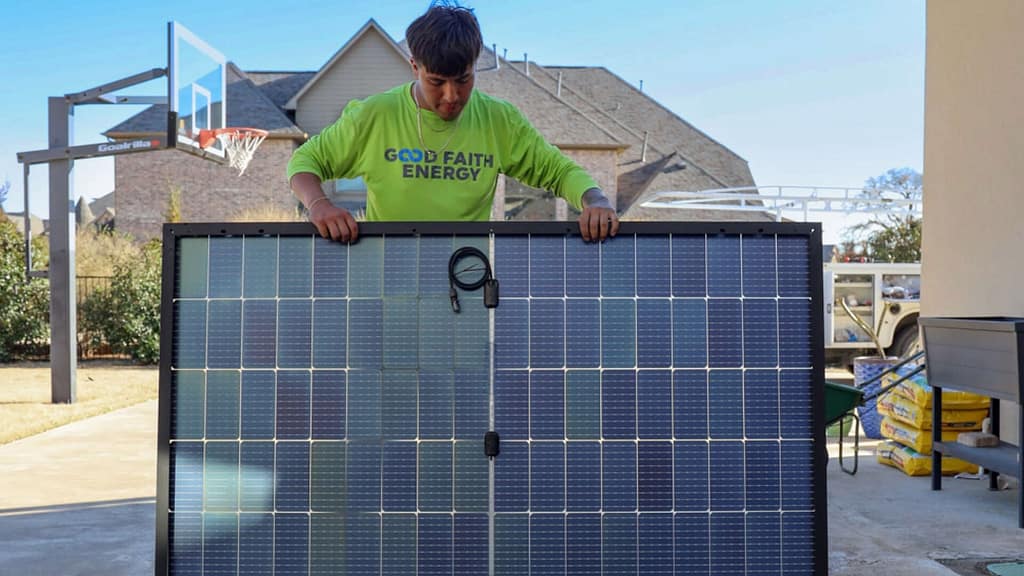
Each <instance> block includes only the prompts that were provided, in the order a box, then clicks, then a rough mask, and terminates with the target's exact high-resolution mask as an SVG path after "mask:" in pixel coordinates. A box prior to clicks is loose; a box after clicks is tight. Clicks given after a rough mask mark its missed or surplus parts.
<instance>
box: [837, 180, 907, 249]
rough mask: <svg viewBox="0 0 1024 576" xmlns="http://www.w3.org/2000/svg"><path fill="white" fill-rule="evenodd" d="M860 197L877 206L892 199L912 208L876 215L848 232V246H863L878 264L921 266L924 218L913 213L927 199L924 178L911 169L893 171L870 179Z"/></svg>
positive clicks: (895, 209)
mask: <svg viewBox="0 0 1024 576" xmlns="http://www.w3.org/2000/svg"><path fill="white" fill-rule="evenodd" d="M861 197H863V198H868V199H870V200H874V201H877V206H885V205H886V201H887V200H891V199H893V198H899V199H903V200H910V201H911V202H912V204H911V205H910V206H909V207H906V208H894V209H892V210H891V211H890V212H886V213H882V214H876V215H874V216H872V217H871V219H870V220H868V221H866V222H862V223H860V224H857V225H855V226H851V227H850V228H847V230H846V237H847V242H849V243H852V244H862V245H863V246H864V248H865V249H866V250H867V253H868V256H869V257H870V258H871V259H872V260H874V261H875V262H920V261H921V218H918V217H917V216H915V215H914V214H913V212H914V210H915V209H916V208H917V205H918V204H920V203H921V201H922V200H923V198H924V190H923V188H922V187H921V174H919V173H918V172H917V171H915V170H914V169H912V168H893V169H891V170H889V171H888V172H886V173H885V174H882V175H881V176H878V177H875V178H868V179H867V180H866V181H865V182H864V191H863V192H862V193H861ZM889 205H891V204H889Z"/></svg>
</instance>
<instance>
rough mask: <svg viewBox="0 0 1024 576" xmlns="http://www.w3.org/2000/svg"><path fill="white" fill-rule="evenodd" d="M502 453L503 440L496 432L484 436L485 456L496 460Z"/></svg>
mask: <svg viewBox="0 0 1024 576" xmlns="http://www.w3.org/2000/svg"><path fill="white" fill-rule="evenodd" d="M499 452H501V438H499V437H498V433H497V432H495V431H494V430H491V431H490V432H487V433H485V434H484V455H485V456H487V457H488V458H490V459H491V460H494V457H495V456H497V455H498V453H499Z"/></svg>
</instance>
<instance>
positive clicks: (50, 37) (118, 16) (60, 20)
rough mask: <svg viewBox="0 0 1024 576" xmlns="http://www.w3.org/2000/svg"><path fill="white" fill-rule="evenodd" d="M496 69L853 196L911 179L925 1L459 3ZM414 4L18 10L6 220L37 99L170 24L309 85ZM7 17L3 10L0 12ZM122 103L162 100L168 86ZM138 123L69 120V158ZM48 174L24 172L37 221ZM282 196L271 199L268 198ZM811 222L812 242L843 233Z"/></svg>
mask: <svg viewBox="0 0 1024 576" xmlns="http://www.w3.org/2000/svg"><path fill="white" fill-rule="evenodd" d="M464 4H466V5H469V6H471V7H473V8H475V9H476V13H477V16H478V18H479V19H480V22H481V27H482V28H483V33H484V41H485V42H486V43H487V44H488V45H490V44H494V43H496V44H497V45H498V50H499V51H500V50H503V49H508V54H509V58H514V59H521V58H522V54H523V53H524V52H526V53H529V57H530V59H531V60H534V61H536V62H539V63H540V64H542V65H543V64H551V65H591V66H604V67H606V68H608V69H609V70H611V71H612V72H614V73H616V74H618V75H619V76H620V77H622V78H623V79H625V80H626V81H629V82H632V83H634V84H638V83H639V82H640V81H641V80H643V83H644V91H645V92H646V93H648V94H649V95H650V96H652V97H653V98H655V99H657V100H658V101H659V102H661V103H662V104H663V105H665V106H666V107H668V108H669V109H671V110H672V111H674V112H675V113H676V114H678V115H679V116H681V117H682V118H684V119H686V120H687V121H688V122H690V123H691V124H693V125H695V126H696V127H697V128H699V129H700V130H702V131H704V132H705V133H707V134H709V135H710V136H712V137H713V138H715V139H716V140H718V141H719V142H721V143H723V144H725V145H726V146H728V147H729V148H731V149H732V150H733V151H735V152H736V153H737V154H739V155H740V156H742V157H743V158H745V159H746V160H747V161H748V162H749V163H750V167H751V171H752V173H753V175H754V179H755V181H756V182H757V183H758V184H759V185H801V186H854V187H856V186H860V185H862V184H863V182H864V180H865V179H867V178H869V177H871V176H877V175H879V174H882V173H883V172H885V171H886V170H888V169H889V168H895V167H902V166H909V167H911V168H914V169H915V170H918V171H921V170H922V159H923V138H924V50H925V44H924V39H925V1H924V0H899V1H896V2H893V1H891V0H845V1H841V2H840V1H835V2H833V1H830V2H820V1H818V0H776V1H771V2H766V1H763V0H728V1H722V0H666V1H659V2H647V3H637V4H633V3H629V2H621V1H615V2H612V1H609V0H593V1H585V2H584V1H564V2H553V1H551V0H544V1H536V0H519V1H515V2H498V1H495V0H478V1H476V2H464ZM428 5H429V1H428V0H412V1H405V0H365V1H364V0H345V1H337V0H334V1H331V0H316V1H308V2H297V3H281V2H267V1H265V0H252V1H250V2H245V3H242V2H234V1H230V0H225V1H223V2H212V1H206V2H195V1H190V0H179V1H177V2H173V3H155V2H134V3H133V2H123V1H119V2H113V1H108V0H94V1H90V2H80V1H68V0H56V1H50V2H32V3H23V4H21V5H19V6H18V8H17V9H16V11H17V18H16V19H15V20H14V21H12V22H10V23H9V24H8V25H7V26H5V27H4V31H3V37H4V44H5V49H4V50H3V51H2V52H0V79H3V80H2V83H0V126H3V127H4V130H3V131H2V132H0V181H2V180H4V179H7V180H10V182H11V192H10V195H9V197H8V200H7V202H6V204H5V205H4V207H5V208H6V209H7V210H9V211H20V210H21V209H22V207H23V201H22V194H23V192H22V168H21V165H19V164H18V163H17V160H16V157H15V155H16V153H17V152H20V151H26V150H36V149H41V148H45V147H46V141H47V112H46V102H47V97H49V96H59V95H63V94H65V93H69V92H78V91H81V90H85V89H88V88H91V87H94V86H97V85H100V84H104V83H106V82H110V81H113V80H117V79H120V78H122V77H124V76H129V75H132V74H135V73H138V72H142V71H144V70H148V69H150V68H156V67H164V66H166V64H167V47H166V22H167V21H169V20H177V21H179V22H181V23H183V24H184V25H185V26H187V27H188V28H189V29H191V30H192V31H193V32H195V33H196V34H198V35H199V36H200V37H202V38H203V39H205V40H206V41H207V42H209V43H210V44H212V45H213V46H214V47H216V48H217V49H219V50H220V51H221V52H223V53H224V54H225V55H226V56H227V57H228V58H229V59H230V60H233V61H234V62H235V63H237V64H238V65H239V66H240V67H241V68H242V69H243V70H316V69H318V68H320V66H322V65H323V64H324V63H325V62H326V61H327V60H328V59H329V58H330V57H331V56H332V55H333V54H334V53H335V52H336V51H337V50H338V48H340V47H341V46H342V44H343V43H344V42H345V41H346V40H348V38H349V37H351V35H352V34H353V33H354V32H355V31H357V30H358V29H359V28H360V27H361V26H362V25H363V24H364V23H365V22H366V21H367V20H368V19H369V18H374V19H376V21H377V22H378V23H379V24H380V25H381V26H382V27H383V28H384V30H386V31H387V32H388V33H389V34H391V36H392V37H394V38H395V39H401V38H402V36H403V34H404V31H405V27H406V25H408V23H409V22H410V21H411V20H412V19H413V18H415V17H416V16H417V15H419V14H420V13H421V12H422V11H423V10H424V9H425V8H426V7H427V6H428ZM6 12H7V13H8V14H11V9H8V10H7V11H6ZM126 93H135V94H148V95H160V94H165V93H166V80H163V79H161V80H159V81H154V82H150V83H148V84H146V85H144V86H142V87H140V89H137V90H134V91H132V92H126ZM138 110H140V108H135V107H126V106H116V107H113V106H106V107H98V106H81V107H78V108H77V110H76V123H75V132H74V134H75V137H74V141H75V143H76V144H88V143H94V142H100V141H102V137H101V136H100V134H99V133H100V132H101V131H102V130H104V129H106V128H108V127H110V126H111V125H113V124H114V123H116V122H118V121H119V120H121V119H123V118H125V117H127V116H129V115H131V114H133V113H135V112H137V111H138ZM47 185H48V184H47V169H46V166H45V165H37V166H35V167H33V169H32V178H31V181H30V190H31V192H32V198H31V209H32V212H33V213H36V214H39V215H42V216H46V215H47V213H48V209H47V205H46V195H47ZM74 185H75V193H76V195H85V196H86V197H89V198H95V197H98V196H102V195H104V194H106V193H108V192H110V191H111V190H112V189H113V186H114V178H113V161H112V160H111V159H109V158H107V159H95V160H87V161H79V162H76V164H75V184H74ZM281 193H282V194H287V193H288V192H287V190H282V191H281ZM833 220H834V219H829V220H827V221H826V227H825V232H826V240H829V239H830V238H834V237H836V236H837V235H838V232H839V229H840V228H841V226H842V225H843V224H844V222H843V221H841V220H835V222H833Z"/></svg>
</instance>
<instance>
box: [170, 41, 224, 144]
mask: <svg viewBox="0 0 1024 576" xmlns="http://www.w3.org/2000/svg"><path fill="white" fill-rule="evenodd" d="M167 52H168V64H167V76H168V82H167V85H168V94H167V103H168V106H169V108H170V118H169V122H170V123H172V124H173V126H174V127H173V128H171V129H170V130H171V134H172V135H174V136H175V138H174V142H175V144H174V146H175V147H176V148H178V149H179V150H183V151H185V152H189V153H191V154H196V155H198V156H202V157H204V158H207V159H210V160H214V161H217V162H222V163H223V162H226V160H227V159H226V157H225V152H224V148H223V144H222V143H221V142H220V141H215V142H214V143H213V144H211V145H210V146H208V147H206V148H200V146H199V131H200V130H216V129H218V128H225V127H226V126H227V60H226V59H225V58H224V55H223V54H221V53H220V52H219V51H217V50H216V49H214V48H213V47H212V46H210V45H209V44H207V43H206V42H205V41H203V39H202V38H199V37H198V36H196V35H195V34H194V33H192V32H191V31H190V30H189V29H188V28H185V27H184V26H182V25H181V24H179V23H178V22H168V23H167Z"/></svg>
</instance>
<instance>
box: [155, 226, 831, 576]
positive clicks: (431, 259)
mask: <svg viewBox="0 0 1024 576" xmlns="http://www.w3.org/2000/svg"><path fill="white" fill-rule="evenodd" d="M820 241H821V240H820V235H819V232H818V230H817V229H816V228H815V227H814V226H813V225H803V224H767V223H766V224H761V223H757V224H753V223H749V224H747V223H745V224H735V223H734V224H722V225H718V224H705V223H701V224H687V223H624V224H623V226H622V229H621V231H620V233H619V235H618V236H617V237H616V238H614V239H611V240H609V241H606V242H604V243H601V244H588V243H584V242H582V241H581V240H580V238H579V236H578V235H575V234H574V233H572V229H571V228H569V227H567V226H566V225H565V224H564V223H529V224H522V223H460V224H408V223H402V224H399V223H371V224H363V225H362V227H361V228H360V240H359V242H358V243H357V244H353V245H350V246H349V245H344V244H339V243H334V242H330V241H326V240H323V239H321V238H319V237H316V236H315V235H313V234H312V228H311V227H310V226H308V225H304V224H303V225H296V224H275V225H270V224H266V225H262V224H233V225H221V224H204V225H168V226H167V227H165V234H164V251H165V252H164V255H165V260H164V292H163V294H164V300H163V318H162V322H163V339H162V350H161V352H162V354H161V359H162V363H161V387H160V395H161V402H160V439H159V442H160V444H159V448H160V451H159V455H160V459H159V463H160V467H159V486H158V503H157V509H158V528H157V562H156V573H157V574H161V575H164V574H171V575H174V576H180V575H206V576H209V575H220V574H232V575H234V574H268V575H271V574H273V575H276V576H282V575H292V574H296V575H298V574H301V575H304V576H307V575H314V574H360V575H366V574H380V575H391V574H396V575H406V574H408V575H423V576H426V575H435V574H437V575H455V574H458V575H460V576H461V575H467V574H468V575H473V574H496V575H506V574H530V575H547V574H559V575H571V574H600V573H603V574H615V575H628V574H644V575H647V574H651V575H660V574H666V575H668V574H687V575H690V574H708V575H712V574H713V575H730V574H744V575H759V574H766V575H767V574H773V575H775V574H823V573H826V572H827V532H826V526H827V524H826V509H825V476H824V465H825V458H826V457H825V453H824V445H823V434H822V432H823V431H824V421H823V415H822V411H821V406H822V404H823V402H822V399H823V381H822V379H823V350H822V347H821V338H822V333H821V330H822V326H821V324H822V322H821V319H822V315H821V275H820V262H817V261H816V259H815V257H814V256H815V255H817V254H819V253H820V250H819V244H820ZM464 246H470V247H474V248H477V249H479V250H481V251H482V252H483V253H484V254H485V255H487V257H488V260H489V264H490V265H491V266H492V268H493V273H494V276H495V277H496V278H497V279H498V281H499V282H500V303H499V305H498V306H497V308H493V309H491V308H487V307H485V305H484V298H483V294H482V290H475V291H468V290H463V289H461V288H455V289H456V290H457V296H458V300H459V303H460V312H458V313H455V312H453V309H452V301H451V298H450V295H449V290H450V289H453V288H452V286H451V284H450V281H449V271H448V265H449V258H450V257H451V255H452V254H453V252H454V251H455V250H457V249H459V248H461V247H464ZM489 431H493V432H496V433H497V434H498V435H499V436H500V453H499V454H498V455H497V456H496V457H494V458H493V459H492V458H489V457H488V456H487V455H485V452H484V437H485V434H487V433H488V432H489Z"/></svg>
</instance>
